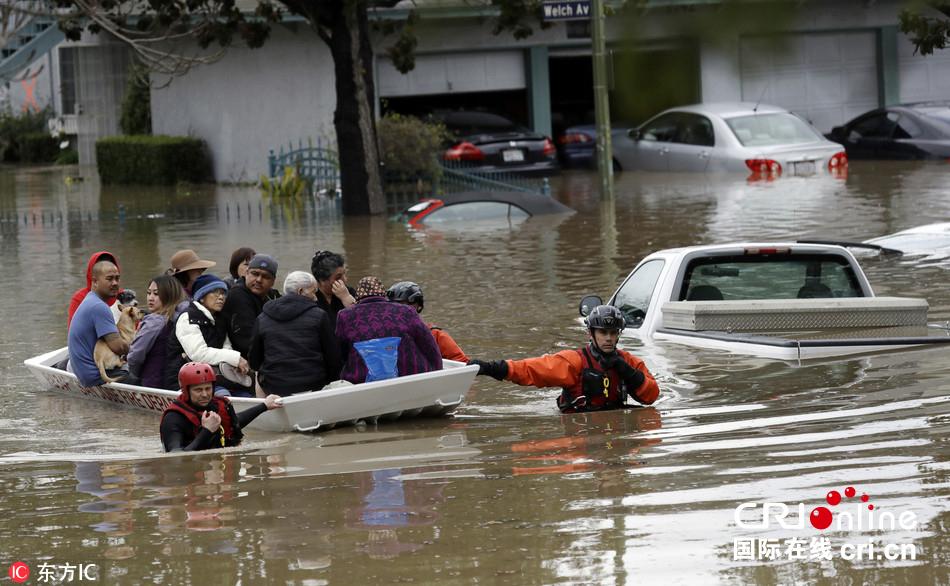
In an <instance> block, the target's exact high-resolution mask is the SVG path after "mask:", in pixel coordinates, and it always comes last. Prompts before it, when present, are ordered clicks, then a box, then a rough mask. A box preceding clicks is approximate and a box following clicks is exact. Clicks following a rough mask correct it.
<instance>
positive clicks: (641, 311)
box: [610, 259, 664, 328]
mask: <svg viewBox="0 0 950 586" xmlns="http://www.w3.org/2000/svg"><path fill="white" fill-rule="evenodd" d="M663 264H664V261H662V260H659V259H657V260H651V261H649V262H645V263H643V264H642V265H640V266H639V267H637V269H636V270H635V271H633V273H631V274H630V276H629V277H627V280H626V281H624V283H623V285H621V286H620V289H618V290H617V293H616V294H615V295H614V298H613V300H612V301H611V302H610V304H611V305H613V306H614V307H616V308H618V309H619V310H620V311H622V312H623V316H624V318H625V319H626V320H627V327H629V328H638V327H640V324H642V323H643V318H644V317H646V314H647V308H649V307H650V299H651V298H652V297H653V289H654V288H655V287H656V282H657V281H658V280H659V278H660V273H661V272H662V270H663Z"/></svg>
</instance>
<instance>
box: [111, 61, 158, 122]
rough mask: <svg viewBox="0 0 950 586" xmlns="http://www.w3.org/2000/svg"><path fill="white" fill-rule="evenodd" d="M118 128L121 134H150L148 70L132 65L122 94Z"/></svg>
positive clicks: (150, 98)
mask: <svg viewBox="0 0 950 586" xmlns="http://www.w3.org/2000/svg"><path fill="white" fill-rule="evenodd" d="M119 128H121V129H122V133H123V134H152V97H151V91H150V89H149V80H148V72H147V71H145V70H143V69H142V68H140V67H132V68H131V69H130V71H129V79H128V81H127V82H126V84H125V95H124V96H122V116H121V118H119Z"/></svg>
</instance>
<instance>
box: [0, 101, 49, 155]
mask: <svg viewBox="0 0 950 586" xmlns="http://www.w3.org/2000/svg"><path fill="white" fill-rule="evenodd" d="M49 118H50V110H49V108H46V109H44V110H41V111H39V112H33V111H29V110H28V111H27V112H25V113H23V114H21V115H19V116H14V115H13V114H10V113H9V112H0V161H5V162H8V163H15V162H17V161H19V160H20V159H21V155H20V144H21V143H22V142H23V137H24V136H25V135H27V134H40V133H44V134H46V133H47V132H48V130H47V127H46V121H47V120H49ZM47 136H48V134H47Z"/></svg>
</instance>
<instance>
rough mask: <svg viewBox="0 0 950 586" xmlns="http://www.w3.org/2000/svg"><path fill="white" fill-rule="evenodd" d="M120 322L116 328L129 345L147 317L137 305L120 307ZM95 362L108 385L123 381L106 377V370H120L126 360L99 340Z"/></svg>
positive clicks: (94, 353) (94, 355)
mask: <svg viewBox="0 0 950 586" xmlns="http://www.w3.org/2000/svg"><path fill="white" fill-rule="evenodd" d="M119 312H120V313H121V315H120V316H119V321H118V322H116V324H115V325H116V327H117V328H119V336H120V337H121V338H122V339H123V340H125V342H126V343H127V344H131V343H132V338H134V337H135V330H136V329H137V328H138V326H139V322H140V321H142V318H143V317H144V316H145V312H144V311H142V310H141V309H139V308H138V306H136V305H121V304H120V305H119ZM92 358H93V360H95V361H96V366H98V367H99V374H100V375H101V376H102V380H104V381H106V382H107V383H114V382H116V381H119V380H121V379H115V378H109V377H108V376H106V370H109V369H111V368H118V367H120V366H122V365H124V364H125V360H123V359H122V358H121V357H119V356H118V355H116V353H115V352H113V351H112V350H111V349H109V345H108V344H106V343H105V342H103V341H102V340H99V341H97V342H96V349H95V351H94V352H93V355H92Z"/></svg>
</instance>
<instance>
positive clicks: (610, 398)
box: [557, 346, 623, 413]
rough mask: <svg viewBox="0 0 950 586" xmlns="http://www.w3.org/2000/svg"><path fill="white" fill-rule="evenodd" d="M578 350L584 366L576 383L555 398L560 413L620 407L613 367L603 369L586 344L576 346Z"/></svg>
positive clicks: (616, 378) (618, 390) (617, 379)
mask: <svg viewBox="0 0 950 586" xmlns="http://www.w3.org/2000/svg"><path fill="white" fill-rule="evenodd" d="M577 353H578V354H580V356H581V361H582V363H583V364H584V366H585V368H584V370H582V371H581V377H580V378H579V379H578V380H577V382H575V383H574V384H573V385H571V386H569V387H564V388H563V389H562V390H561V395H560V396H559V397H558V398H557V406H558V408H559V409H560V410H561V413H583V412H586V411H602V410H605V409H618V408H620V407H621V406H623V396H622V394H621V389H620V384H621V383H620V377H619V376H617V372H616V371H615V370H613V369H611V370H610V371H609V372H604V370H603V369H602V368H601V367H600V363H599V362H598V361H597V360H595V359H594V357H593V356H592V355H591V352H590V349H589V348H588V347H587V346H585V347H583V348H581V349H579V350H578V351H577Z"/></svg>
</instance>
